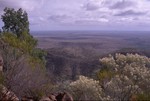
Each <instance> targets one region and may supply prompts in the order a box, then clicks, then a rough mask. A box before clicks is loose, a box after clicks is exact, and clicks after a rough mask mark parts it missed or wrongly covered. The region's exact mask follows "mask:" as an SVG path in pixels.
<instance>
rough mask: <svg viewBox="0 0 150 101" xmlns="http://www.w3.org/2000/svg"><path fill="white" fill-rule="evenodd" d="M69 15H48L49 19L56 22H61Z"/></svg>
mask: <svg viewBox="0 0 150 101" xmlns="http://www.w3.org/2000/svg"><path fill="white" fill-rule="evenodd" d="M68 17H69V16H67V15H51V16H49V17H48V20H50V21H54V22H61V21H63V20H65V19H67V18H68Z"/></svg>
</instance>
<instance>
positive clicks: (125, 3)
mask: <svg viewBox="0 0 150 101" xmlns="http://www.w3.org/2000/svg"><path fill="white" fill-rule="evenodd" d="M134 5H136V3H135V2H132V1H127V0H126V1H125V0H122V1H118V2H116V3H115V4H113V5H111V6H110V7H109V8H111V9H125V8H128V7H131V6H132V7H133V6H134Z"/></svg>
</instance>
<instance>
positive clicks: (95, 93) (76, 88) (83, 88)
mask: <svg viewBox="0 0 150 101" xmlns="http://www.w3.org/2000/svg"><path fill="white" fill-rule="evenodd" d="M69 87H70V92H71V93H72V95H73V96H74V99H75V100H102V96H103V94H102V89H101V87H100V85H99V81H96V80H93V79H90V78H88V77H85V76H79V79H78V80H76V81H74V82H72V83H70V85H69Z"/></svg>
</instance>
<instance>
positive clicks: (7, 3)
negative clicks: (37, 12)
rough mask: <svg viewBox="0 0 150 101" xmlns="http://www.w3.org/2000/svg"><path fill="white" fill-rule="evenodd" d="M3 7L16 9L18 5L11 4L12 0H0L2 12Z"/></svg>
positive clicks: (15, 3)
mask: <svg viewBox="0 0 150 101" xmlns="http://www.w3.org/2000/svg"><path fill="white" fill-rule="evenodd" d="M5 7H10V8H18V7H19V4H18V3H17V2H13V1H12V0H10V1H8V0H0V10H3V9H4V8H5Z"/></svg>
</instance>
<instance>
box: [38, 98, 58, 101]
mask: <svg viewBox="0 0 150 101" xmlns="http://www.w3.org/2000/svg"><path fill="white" fill-rule="evenodd" d="M40 101H54V100H51V99H50V98H49V97H43V98H42V99H41V100H40ZM55 101H56V100H55Z"/></svg>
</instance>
